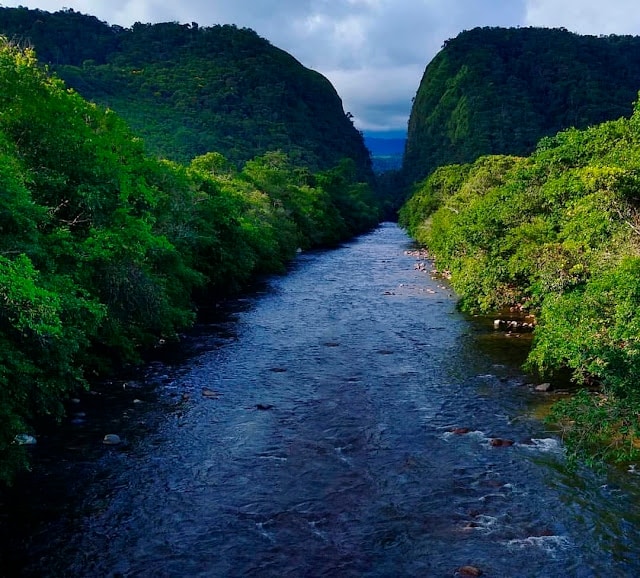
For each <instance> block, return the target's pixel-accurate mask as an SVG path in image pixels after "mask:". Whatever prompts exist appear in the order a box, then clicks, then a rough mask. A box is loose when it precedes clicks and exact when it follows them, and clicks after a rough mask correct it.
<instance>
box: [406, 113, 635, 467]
mask: <svg viewBox="0 0 640 578" xmlns="http://www.w3.org/2000/svg"><path fill="white" fill-rule="evenodd" d="M401 223H402V224H403V225H404V226H405V227H406V228H407V229H408V231H409V232H410V233H411V234H412V235H413V236H414V237H415V238H416V239H418V241H420V242H421V243H423V244H425V245H426V246H427V247H428V248H429V250H430V251H431V252H432V254H433V256H434V257H435V258H436V260H437V264H438V269H440V270H449V271H450V273H451V283H452V285H453V287H454V289H455V290H456V291H457V292H458V293H459V295H460V297H461V301H460V304H461V306H462V308H463V309H465V310H467V311H471V312H491V311H497V310H500V309H501V308H503V307H516V308H518V309H521V310H522V311H524V312H529V313H533V314H534V315H535V316H536V318H537V327H536V329H535V334H534V341H533V347H532V350H531V352H530V354H529V359H528V368H529V369H530V370H532V371H537V372H539V373H540V374H542V375H543V376H551V377H552V378H553V376H554V374H556V373H557V372H559V371H560V370H562V369H563V368H568V369H569V370H570V371H571V372H572V375H573V379H574V380H575V382H576V383H577V384H579V385H582V386H584V387H585V390H584V391H582V392H581V393H580V394H578V395H577V396H575V397H573V398H571V399H570V400H569V401H566V402H563V403H561V404H559V405H557V406H556V407H555V409H554V411H553V414H552V418H553V419H554V420H556V421H557V422H559V423H560V424H561V425H562V426H563V428H564V434H565V435H566V437H567V440H568V442H569V447H570V450H571V451H572V454H573V456H574V457H575V456H583V457H587V459H589V460H594V459H600V458H604V459H606V460H617V461H624V462H627V461H630V460H637V459H638V458H640V105H637V106H636V109H635V111H634V113H633V115H632V116H631V117H630V118H628V119H624V118H623V119H619V120H615V121H609V122H606V123H602V124H600V125H597V126H593V127H590V128H588V129H585V130H577V129H569V130H566V131H563V132H560V133H558V134H557V135H556V136H553V137H545V138H543V139H542V140H541V141H540V142H539V143H538V145H537V148H536V150H535V152H534V153H533V154H532V155H531V156H529V157H514V156H486V157H481V158H480V159H478V160H477V161H475V162H474V163H472V164H466V165H448V166H444V167H440V168H438V169H436V170H435V171H434V172H433V173H432V174H431V175H430V176H429V177H428V178H427V179H426V180H424V181H422V182H421V183H420V184H419V185H417V187H416V190H415V194H414V195H413V197H412V198H411V199H410V200H409V201H408V202H407V203H406V205H405V206H404V207H403V208H402V211H401Z"/></svg>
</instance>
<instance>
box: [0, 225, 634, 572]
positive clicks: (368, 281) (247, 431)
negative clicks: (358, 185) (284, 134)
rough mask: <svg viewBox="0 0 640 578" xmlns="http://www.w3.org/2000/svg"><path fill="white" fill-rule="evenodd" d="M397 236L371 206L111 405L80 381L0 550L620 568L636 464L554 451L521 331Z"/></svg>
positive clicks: (362, 564)
mask: <svg viewBox="0 0 640 578" xmlns="http://www.w3.org/2000/svg"><path fill="white" fill-rule="evenodd" d="M409 248H410V246H409V240H408V239H407V237H406V236H405V235H404V234H403V233H402V231H400V230H399V229H398V228H397V227H396V226H394V225H384V226H382V227H380V228H379V229H378V230H376V231H375V232H373V233H371V234H369V235H365V236H363V237H361V238H359V239H356V240H353V241H351V242H349V243H346V244H345V245H344V246H343V247H341V248H339V249H337V250H335V251H328V252H306V253H303V254H301V255H299V257H298V258H297V259H296V260H295V261H294V263H293V264H292V266H291V268H290V271H289V274H288V275H286V276H282V277H275V278H272V279H270V280H269V283H268V284H267V286H266V287H265V288H264V290H263V291H262V292H261V294H258V295H247V296H246V297H245V298H244V300H242V301H241V302H239V303H237V307H236V308H235V309H233V310H232V311H231V312H230V315H229V316H228V317H227V318H226V319H220V320H217V321H214V322H213V323H212V324H211V326H210V327H206V326H203V327H200V328H198V330H197V331H195V332H193V333H189V334H187V335H185V337H184V339H183V346H184V347H185V350H183V351H182V353H181V352H179V351H178V350H176V352H175V355H172V356H171V357H169V358H168V359H158V360H156V361H155V362H153V363H152V364H151V365H149V366H148V367H146V368H144V369H142V370H141V372H140V374H138V376H137V377H136V376H127V378H126V379H124V380H123V381H122V382H121V381H117V382H114V383H113V384H112V386H113V387H110V388H108V391H110V392H114V394H115V392H116V391H117V392H118V396H119V399H115V400H114V402H115V403H114V405H113V408H114V410H115V411H114V414H112V415H110V416H108V415H106V413H105V410H106V406H108V403H106V402H107V401H108V400H107V399H100V397H99V396H93V395H92V394H87V395H88V396H91V397H88V398H86V399H82V400H81V401H82V403H81V404H80V407H79V408H78V411H80V412H85V413H86V415H85V416H84V423H82V422H81V423H77V424H72V423H68V424H67V425H65V427H68V428H69V429H68V433H69V436H70V437H69V438H67V439H66V440H65V441H63V442H58V441H56V440H54V439H51V440H44V439H42V440H40V441H41V442H42V443H40V444H38V446H36V448H34V449H35V450H36V451H37V452H41V457H42V458H43V460H40V459H38V460H34V472H33V475H32V477H31V478H30V481H29V480H26V481H25V483H24V485H22V486H19V487H17V488H16V489H15V492H14V494H13V495H12V497H11V501H10V502H9V505H10V506H11V509H12V510H11V516H13V517H8V516H7V513H6V510H5V511H4V512H3V513H2V514H1V515H0V520H2V521H3V522H6V525H4V526H3V532H4V536H6V537H7V539H6V540H2V541H0V544H1V548H0V559H2V563H0V568H2V569H4V568H10V567H12V566H9V565H8V564H5V563H4V562H5V560H6V559H7V558H6V557H7V556H9V557H10V558H9V559H10V560H12V561H16V562H20V563H21V564H22V566H21V567H19V568H20V571H19V574H18V575H21V576H38V577H39V578H48V577H49V576H51V577H53V576H63V575H70V576H75V577H77V578H84V577H85V576H86V577H87V578H89V577H93V576H113V575H117V574H118V573H120V574H122V575H137V574H139V575H157V576H162V575H177V574H181V575H189V576H202V577H203V578H204V577H205V576H211V575H216V576H217V575H220V576H246V575H251V574H259V575H261V576H265V577H270V576H274V577H275V576H283V575H285V576H287V575H290V576H304V575H317V574H320V573H323V574H326V575H340V576H345V577H354V578H355V577H356V576H363V575H366V576H371V577H372V578H377V577H380V578H382V577H383V576H389V575H398V576H418V575H443V576H444V575H454V574H455V572H456V571H459V570H460V569H462V568H465V567H467V568H469V567H473V568H477V569H479V570H481V571H482V572H483V573H484V575H488V576H510V575H513V574H514V572H516V573H517V572H518V571H520V572H522V568H526V569H527V571H528V572H529V573H530V574H531V575H540V576H542V575H544V576H567V575H579V574H580V573H581V572H582V573H584V572H585V571H587V572H589V571H591V572H593V573H594V574H599V573H605V572H606V571H610V569H611V568H616V569H617V570H620V571H621V572H625V573H627V574H628V575H633V574H634V573H635V572H637V570H638V569H640V558H639V556H638V552H637V548H636V544H635V542H634V540H633V535H635V534H634V533H633V532H632V531H631V530H630V529H632V528H636V527H638V528H640V525H638V524H639V523H638V521H637V520H636V519H635V518H634V515H635V514H634V512H635V511H636V510H637V503H640V485H639V483H640V479H638V478H636V477H635V476H632V475H629V474H624V475H623V473H622V472H616V471H612V472H608V473H607V475H606V476H605V475H601V474H598V473H595V472H593V471H589V470H584V469H578V470H577V471H574V472H571V471H568V470H567V469H566V467H565V457H564V453H563V449H562V445H561V444H560V443H559V441H558V439H557V437H556V436H555V435H553V434H552V433H550V432H549V431H548V428H547V427H546V426H545V425H544V424H542V423H541V422H540V421H539V420H538V419H536V418H535V417H533V413H534V408H535V407H536V406H537V404H538V403H539V402H540V400H543V399H546V398H547V397H548V396H547V395H545V394H537V393H535V392H534V391H532V389H533V386H534V385H535V384H534V382H532V380H531V379H530V377H529V376H528V375H526V374H524V373H523V372H522V371H521V370H520V368H519V367H520V364H521V361H522V359H523V357H524V356H525V355H526V349H527V347H526V343H525V340H526V339H527V336H526V335H524V334H523V335H522V337H521V338H515V337H507V336H506V334H505V333H502V332H495V331H494V330H493V327H492V320H491V318H483V317H473V316H467V315H464V314H461V313H460V312H459V311H458V310H457V308H456V297H455V296H454V295H452V292H451V290H450V288H449V287H448V286H447V284H446V283H445V282H443V280H439V279H432V278H431V277H430V275H428V274H426V273H425V272H422V271H419V270H417V269H415V268H414V265H415V263H416V261H415V259H414V258H413V257H410V256H408V255H405V253H404V251H406V250H408V249H409ZM232 303H233V302H232ZM165 351H166V350H165ZM124 383H126V384H127V385H126V387H124V388H123V387H122V386H123V385H124ZM98 393H99V391H98ZM185 394H187V395H186V397H185ZM136 399H138V400H140V402H142V403H136V402H135V400H136ZM94 400H95V401H94ZM94 403H95V408H94V406H93V404H94ZM99 406H102V411H100V412H94V409H96V410H97V409H99ZM96 420H104V421H102V422H99V421H96ZM74 428H75V429H74ZM465 429H466V430H468V431H466V433H462V431H461V430H465ZM454 430H458V431H459V433H456V431H454ZM105 433H114V434H117V435H119V436H120V437H121V439H122V444H120V445H117V446H108V445H104V444H103V443H102V440H103V436H104V435H105ZM83 436H86V437H85V438H84V439H86V441H87V443H88V446H87V449H85V450H82V449H80V448H79V445H80V444H79V443H78V442H74V441H73V439H74V437H75V438H76V439H81V438H83ZM492 440H503V442H504V443H500V444H498V442H497V441H492ZM510 441H512V442H513V443H511V444H510V443H509V442H510ZM56 446H57V449H56ZM74 448H76V449H74ZM54 450H55V451H54ZM47 452H49V453H47ZM45 461H46V462H47V463H45ZM593 527H598V528H599V529H600V531H599V532H597V533H594V532H592V531H590V530H591V529H592V528H593ZM3 557H4V558H3ZM15 567H16V566H13V568H15ZM14 575H16V573H14Z"/></svg>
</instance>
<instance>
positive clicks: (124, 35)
mask: <svg viewBox="0 0 640 578" xmlns="http://www.w3.org/2000/svg"><path fill="white" fill-rule="evenodd" d="M0 33H1V34H4V35H6V36H7V37H8V38H9V39H13V40H15V41H17V42H19V43H22V44H29V45H31V46H33V47H34V49H35V51H36V54H37V56H38V59H39V60H40V61H41V62H44V63H48V65H49V66H50V68H51V69H52V70H53V71H54V72H56V73H57V74H58V75H59V76H60V77H62V78H63V79H64V80H65V82H66V83H67V84H68V85H69V86H71V87H73V88H75V89H76V90H77V91H78V92H79V93H80V94H81V95H82V96H84V97H85V98H87V99H89V100H92V101H94V102H96V103H98V104H101V105H105V106H109V107H110V108H112V109H113V110H115V111H116V112H117V113H118V114H119V115H120V116H122V117H123V118H125V119H126V120H127V121H128V122H129V124H130V125H131V126H132V127H133V128H134V129H135V130H136V131H137V132H138V133H139V134H140V135H141V136H143V137H144V141H145V143H146V145H147V147H148V149H149V152H151V153H153V154H158V155H160V156H163V157H167V158H170V159H174V160H177V161H180V162H186V161H189V160H191V159H192V158H194V157H195V156H198V155H201V154H204V153H206V152H210V151H216V152H220V153H222V154H223V155H224V156H225V157H227V158H228V159H229V160H231V161H232V162H234V163H236V164H241V163H243V162H244V161H246V160H248V159H251V158H253V157H255V156H257V155H260V154H263V153H265V152H266V151H269V150H281V151H283V152H285V153H287V155H289V157H290V158H291V159H292V160H293V161H294V162H296V163H298V164H301V165H304V166H308V167H310V168H311V169H313V170H317V169H320V170H323V169H327V168H329V167H332V166H334V165H336V164H337V163H338V162H339V161H340V160H341V159H342V158H350V159H352V160H353V161H354V162H355V165H356V170H357V173H358V176H360V177H364V178H370V177H371V175H372V171H371V161H370V158H369V154H368V151H367V149H366V147H365V145H364V141H363V138H362V135H361V134H360V133H359V132H358V131H357V130H356V128H355V127H354V126H353V124H352V122H351V118H350V115H349V114H348V113H345V111H344V109H343V106H342V101H341V100H340V98H339V96H338V94H337V93H336V91H335V89H334V88H333V86H332V85H331V83H330V82H329V81H328V80H327V79H326V78H325V77H323V76H322V75H320V74H319V73H317V72H315V71H313V70H309V69H307V68H305V67H304V66H302V64H300V63H299V62H298V61H297V60H295V58H293V57H292V56H291V55H290V54H288V53H286V52H284V51H283V50H280V49H279V48H277V47H275V46H273V45H271V44H270V43H269V42H268V41H267V40H265V39H263V38H261V37H259V36H258V35H257V34H256V33H255V32H253V31H251V30H248V29H239V28H237V27H235V26H232V25H223V26H221V25H216V26H212V27H202V26H198V25H197V24H195V23H192V24H177V23H163V24H140V23H136V24H135V25H134V26H133V27H132V28H130V29H127V28H122V27H119V26H109V25H108V24H106V23H104V22H101V21H99V20H98V19H96V18H95V17H93V16H87V15H83V14H80V13H78V12H75V11H73V10H64V11H60V12H55V13H49V12H44V11H41V10H29V9H27V8H1V9H0Z"/></svg>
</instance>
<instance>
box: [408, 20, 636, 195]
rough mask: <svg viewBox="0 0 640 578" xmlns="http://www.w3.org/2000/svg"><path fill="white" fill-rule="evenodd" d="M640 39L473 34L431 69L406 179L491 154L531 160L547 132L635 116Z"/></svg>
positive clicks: (413, 129)
mask: <svg viewBox="0 0 640 578" xmlns="http://www.w3.org/2000/svg"><path fill="white" fill-rule="evenodd" d="M639 88H640V38H638V37H632V36H606V37H595V36H579V35H577V34H573V33H570V32H568V31H566V30H562V29H556V30H550V29H542V28H518V29H515V28H511V29H505V28H476V29H473V30H469V31H465V32H462V33H461V34H460V35H459V36H457V37H456V38H454V39H452V40H449V41H447V42H446V43H445V45H444V47H443V49H442V50H441V51H440V52H439V53H438V54H437V55H436V57H435V58H434V59H433V60H432V61H431V62H430V63H429V64H428V66H427V67H426V70H425V73H424V76H423V78H422V81H421V83H420V87H419V89H418V91H417V94H416V97H415V100H414V103H413V107H412V111H411V116H410V120H409V130H408V140H407V147H406V152H405V157H404V166H403V172H404V180H405V182H406V183H408V184H410V183H413V182H416V181H419V180H421V179H423V178H425V177H426V176H428V175H429V174H430V173H431V172H432V171H433V170H434V169H436V168H437V167H439V166H442V165H448V164H454V163H469V162H473V161H475V160H476V159H477V158H478V157H480V156H482V155H487V154H508V155H527V154H531V153H532V152H533V150H534V148H535V146H536V143H537V142H538V141H539V140H540V139H541V138H542V137H544V136H552V135H554V134H556V133H557V132H558V131H560V130H564V129H566V128H571V127H574V128H586V127H588V126H590V125H593V124H598V123H601V122H604V121H607V120H614V119H617V118H620V117H622V116H629V115H630V114H631V108H632V103H633V102H634V100H635V99H636V93H637V91H638V89H639Z"/></svg>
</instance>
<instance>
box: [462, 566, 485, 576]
mask: <svg viewBox="0 0 640 578" xmlns="http://www.w3.org/2000/svg"><path fill="white" fill-rule="evenodd" d="M458 575H459V576H482V570H480V568H476V567H475V566H462V567H460V568H458Z"/></svg>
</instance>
